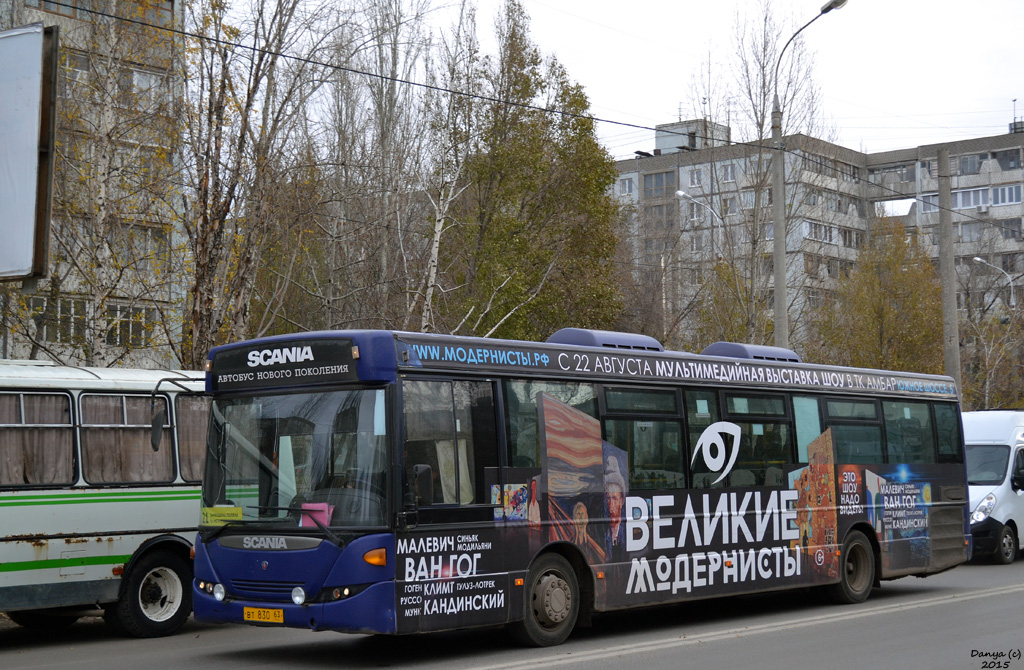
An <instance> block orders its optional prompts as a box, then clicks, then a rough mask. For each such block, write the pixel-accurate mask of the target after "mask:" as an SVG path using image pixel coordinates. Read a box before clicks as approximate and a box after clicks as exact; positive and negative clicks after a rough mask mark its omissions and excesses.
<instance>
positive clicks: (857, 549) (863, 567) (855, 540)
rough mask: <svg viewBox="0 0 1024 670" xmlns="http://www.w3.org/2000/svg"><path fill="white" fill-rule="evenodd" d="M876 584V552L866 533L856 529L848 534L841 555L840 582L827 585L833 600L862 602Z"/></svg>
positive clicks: (837, 601)
mask: <svg viewBox="0 0 1024 670" xmlns="http://www.w3.org/2000/svg"><path fill="white" fill-rule="evenodd" d="M874 584H875V552H874V551H872V549H871V543H870V542H868V538H866V537H865V536H864V533H862V532H860V531H858V530H854V531H850V534H849V535H847V536H846V541H845V542H843V550H842V552H841V553H840V556H839V583H838V584H831V585H830V586H828V587H826V593H827V594H828V596H829V599H830V600H832V602H836V603H841V604H853V603H860V602H864V601H865V600H867V597H868V594H869V593H871V587H872V586H874Z"/></svg>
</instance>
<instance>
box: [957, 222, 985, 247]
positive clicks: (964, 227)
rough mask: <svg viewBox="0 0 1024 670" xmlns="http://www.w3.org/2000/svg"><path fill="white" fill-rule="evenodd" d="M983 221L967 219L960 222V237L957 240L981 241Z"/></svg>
mask: <svg viewBox="0 0 1024 670" xmlns="http://www.w3.org/2000/svg"><path fill="white" fill-rule="evenodd" d="M981 225H982V224H981V223H980V222H977V221H965V222H963V223H961V224H960V237H959V238H958V239H957V242H980V241H981V235H982V232H983V231H982V228H981Z"/></svg>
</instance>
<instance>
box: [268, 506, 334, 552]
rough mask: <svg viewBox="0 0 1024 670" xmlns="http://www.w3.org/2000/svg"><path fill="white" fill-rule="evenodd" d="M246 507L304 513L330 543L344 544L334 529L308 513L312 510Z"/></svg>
mask: <svg viewBox="0 0 1024 670" xmlns="http://www.w3.org/2000/svg"><path fill="white" fill-rule="evenodd" d="M248 509H266V510H273V511H275V512H298V513H299V514H305V515H306V516H308V517H309V518H310V519H311V520H312V521H313V523H315V524H316V527H317V528H319V529H320V530H321V532H323V534H324V535H326V536H327V539H328V540H329V541H330V542H331V544H333V545H335V546H337V547H343V546H345V541H344V540H342V539H341V538H340V537H338V536H337V535H335V534H334V531H332V530H331V529H330V528H328V527H327V526H325V525H324V524H323V522H322V521H320V519H317V518H316V515H314V514H310V512H311V511H312V510H308V509H306V508H304V507H267V506H265V505H249V506H248Z"/></svg>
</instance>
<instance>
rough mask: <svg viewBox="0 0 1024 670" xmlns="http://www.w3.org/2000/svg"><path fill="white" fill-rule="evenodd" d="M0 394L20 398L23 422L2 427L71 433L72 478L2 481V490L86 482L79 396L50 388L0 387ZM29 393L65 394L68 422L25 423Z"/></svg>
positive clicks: (66, 487) (0, 427)
mask: <svg viewBox="0 0 1024 670" xmlns="http://www.w3.org/2000/svg"><path fill="white" fill-rule="evenodd" d="M0 394H3V395H13V396H16V397H17V398H18V413H19V418H20V420H21V423H16V424H3V425H2V426H0V429H4V428H22V429H24V428H66V429H67V430H68V431H70V433H71V478H70V481H67V482H52V483H42V484H25V483H21V484H4V483H2V482H0V491H26V490H31V489H69V488H72V487H75V486H79V485H81V484H82V483H84V481H85V480H84V476H83V474H82V470H83V468H82V464H81V463H80V461H79V436H78V430H77V427H78V425H79V421H78V417H77V416H76V412H77V411H78V406H77V398H76V397H75V394H74V393H72V392H70V391H66V390H62V389H48V390H25V389H18V388H3V389H0ZM27 395H34V396H39V395H48V396H63V397H64V398H65V399H66V400H67V403H68V404H67V410H68V422H67V423H66V424H64V423H52V424H51V423H47V424H36V423H33V424H27V423H25V401H24V397H25V396H27Z"/></svg>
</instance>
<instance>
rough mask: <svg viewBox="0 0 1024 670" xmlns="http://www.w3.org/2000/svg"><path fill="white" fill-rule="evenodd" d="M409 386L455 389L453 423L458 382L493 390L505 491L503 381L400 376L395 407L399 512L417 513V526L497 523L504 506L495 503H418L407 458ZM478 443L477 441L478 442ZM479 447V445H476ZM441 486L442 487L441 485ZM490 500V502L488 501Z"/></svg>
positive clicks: (499, 480)
mask: <svg viewBox="0 0 1024 670" xmlns="http://www.w3.org/2000/svg"><path fill="white" fill-rule="evenodd" d="M407 382H443V383H446V384H448V385H449V386H450V388H451V389H452V397H451V404H450V407H451V410H452V419H453V421H455V420H457V419H458V417H457V415H456V407H455V394H454V384H455V383H456V382H473V383H486V384H488V385H489V386H490V388H491V401H492V405H493V410H494V416H493V419H494V427H493V433H494V445H493V447H494V449H495V450H496V453H495V454H494V456H495V465H494V466H493V467H494V469H495V471H496V476H497V485H498V487H499V490H501V491H503V490H504V486H505V473H504V470H505V456H504V451H505V448H506V444H505V434H504V430H505V429H504V423H503V421H504V417H503V408H502V406H501V404H500V403H501V402H502V400H503V399H502V398H501V396H500V394H501V392H502V384H501V382H502V378H500V377H491V376H487V377H475V376H472V375H465V376H463V375H411V374H410V375H400V376H399V378H398V383H397V384H394V386H395V400H396V404H395V407H396V409H397V410H398V411H395V412H394V414H395V420H396V422H397V430H396V431H395V438H394V440H393V444H394V445H395V455H394V462H395V463H396V466H397V467H399V468H400V470H401V473H402V474H401V477H400V478H398V479H400V480H401V481H400V482H398V484H397V486H398V487H399V488H400V492H399V494H398V496H397V497H396V498H395V504H394V507H395V508H396V509H402V510H403V511H404V513H405V514H406V515H408V514H409V513H415V514H416V515H417V516H418V520H417V523H421V524H443V523H466V522H470V521H474V520H476V521H484V522H486V521H491V522H493V521H494V510H497V509H502V508H503V505H502V504H501V503H492V502H484V501H481V502H472V503H461V502H458V501H456V502H451V503H446V502H431V503H428V504H423V503H420V501H419V500H418V498H417V496H416V493H415V489H414V488H413V487H414V486H415V484H416V481H415V480H416V477H415V476H414V477H413V478H410V476H409V470H408V468H407V466H408V464H407V463H406V462H405V461H406V459H405V456H406V448H405V444H406V430H407V426H406V421H405V408H406V402H405V384H406V383H407ZM454 437H455V438H456V444H457V440H458V427H457V426H456V432H455V435H454ZM474 442H475V440H474ZM474 446H475V445H474ZM412 465H413V467H415V466H416V465H420V464H418V463H414V464H412ZM438 485H439V484H438ZM480 486H481V488H483V487H485V486H486V482H481V483H480ZM485 500H486V498H485Z"/></svg>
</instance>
